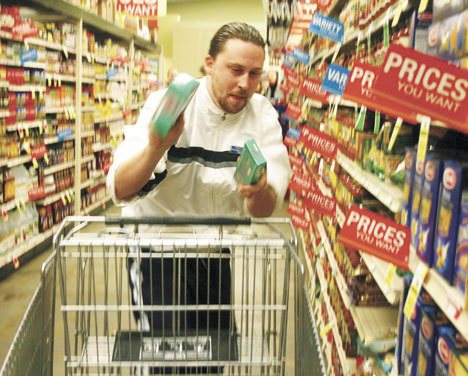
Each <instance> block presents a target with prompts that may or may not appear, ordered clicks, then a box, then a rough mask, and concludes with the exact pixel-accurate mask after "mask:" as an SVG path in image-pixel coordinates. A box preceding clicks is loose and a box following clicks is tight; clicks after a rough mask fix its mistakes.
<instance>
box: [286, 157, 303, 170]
mask: <svg viewBox="0 0 468 376" xmlns="http://www.w3.org/2000/svg"><path fill="white" fill-rule="evenodd" d="M288 157H289V163H290V164H291V166H294V167H298V168H302V165H303V164H304V161H303V159H302V158H301V156H300V155H294V154H288Z"/></svg>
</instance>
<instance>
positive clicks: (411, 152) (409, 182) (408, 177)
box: [401, 147, 416, 227]
mask: <svg viewBox="0 0 468 376" xmlns="http://www.w3.org/2000/svg"><path fill="white" fill-rule="evenodd" d="M415 165H416V150H415V149H414V148H412V147H411V148H407V149H406V154H405V184H404V186H403V203H402V207H401V224H402V225H404V226H408V227H409V226H410V221H411V205H412V202H413V182H414V173H415Z"/></svg>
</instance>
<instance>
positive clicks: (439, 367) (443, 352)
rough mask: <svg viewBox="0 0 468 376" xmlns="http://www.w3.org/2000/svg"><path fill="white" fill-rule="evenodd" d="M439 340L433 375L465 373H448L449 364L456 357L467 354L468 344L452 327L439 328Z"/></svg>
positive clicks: (444, 375)
mask: <svg viewBox="0 0 468 376" xmlns="http://www.w3.org/2000/svg"><path fill="white" fill-rule="evenodd" d="M438 330H439V339H438V341H437V349H436V350H437V353H436V358H435V375H436V376H449V375H464V374H466V373H449V372H450V363H451V361H452V359H454V358H456V357H457V355H458V356H460V355H462V354H467V353H468V343H467V342H466V341H465V340H464V339H463V337H462V336H461V335H460V334H458V333H457V330H456V329H455V328H454V327H453V326H441V327H439V329H438Z"/></svg>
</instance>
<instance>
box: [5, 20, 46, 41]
mask: <svg viewBox="0 0 468 376" xmlns="http://www.w3.org/2000/svg"><path fill="white" fill-rule="evenodd" d="M11 31H12V34H13V39H19V40H24V39H26V38H32V37H37V36H38V35H39V28H38V27H37V26H36V25H35V24H34V23H33V22H32V21H22V22H20V23H17V24H16V25H15V26H13V28H12V30H11Z"/></svg>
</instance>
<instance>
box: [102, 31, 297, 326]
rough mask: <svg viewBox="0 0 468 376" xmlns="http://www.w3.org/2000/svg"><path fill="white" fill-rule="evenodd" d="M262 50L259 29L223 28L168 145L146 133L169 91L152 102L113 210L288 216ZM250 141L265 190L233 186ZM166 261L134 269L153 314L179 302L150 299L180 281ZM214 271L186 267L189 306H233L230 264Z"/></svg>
mask: <svg viewBox="0 0 468 376" xmlns="http://www.w3.org/2000/svg"><path fill="white" fill-rule="evenodd" d="M264 47H265V44H264V41H263V38H262V37H261V35H260V34H259V32H258V31H257V30H256V29H255V28H253V27H252V26H249V25H247V24H244V23H230V24H227V25H224V26H222V27H221V28H220V29H219V30H218V31H217V32H216V34H215V35H214V37H213V39H212V40H211V43H210V49H209V54H208V56H207V57H206V58H205V70H206V77H204V78H202V79H200V85H199V87H198V89H197V91H196V93H195V95H194V96H193V98H192V100H191V101H190V103H189V105H188V106H187V108H186V110H185V112H184V114H183V116H180V117H179V119H178V121H177V122H176V124H175V126H174V127H173V128H172V129H171V130H170V131H169V133H168V134H167V136H166V137H165V138H160V137H158V135H157V134H156V133H155V132H154V131H153V130H151V129H149V127H148V123H149V121H150V119H151V117H152V115H153V114H154V112H155V110H156V108H157V107H158V104H159V103H160V101H161V99H162V97H163V95H164V91H159V92H155V93H152V94H151V95H150V96H149V98H148V100H147V102H146V104H145V106H144V107H143V109H142V110H141V113H140V117H139V119H138V121H137V123H136V125H134V126H131V127H127V128H128V129H126V133H125V141H124V142H123V143H122V144H121V145H120V146H119V148H118V149H117V150H116V152H115V156H114V163H113V165H112V166H111V168H110V171H109V174H108V180H107V184H108V189H109V191H110V193H111V196H112V197H113V199H114V201H115V202H116V203H117V204H127V206H125V207H124V208H123V210H122V214H123V215H125V216H200V215H204V216H227V215H230V216H245V215H250V216H254V217H266V216H270V215H271V214H272V213H273V212H274V210H275V209H278V208H280V207H281V205H282V202H283V198H284V195H285V192H286V189H287V185H288V181H289V177H290V174H291V171H290V166H289V161H288V157H287V151H286V148H285V147H284V145H283V144H282V137H281V128H280V125H279V123H278V119H277V114H276V112H275V110H274V108H273V107H272V106H271V104H270V103H269V102H268V100H267V99H266V98H265V97H263V96H261V95H258V94H254V92H255V89H256V88H257V85H258V83H259V80H260V78H261V76H262V67H263V61H264V58H265V51H264ZM252 138H253V139H255V140H256V141H257V143H258V145H259V147H260V149H261V151H262V153H263V154H264V156H265V159H266V161H267V172H265V173H264V174H263V175H262V177H261V179H260V180H259V181H258V183H257V184H254V185H250V186H246V185H239V186H238V185H237V183H236V181H235V179H234V170H235V166H236V161H237V158H238V153H236V152H235V151H236V150H239V148H241V147H242V146H243V145H244V142H245V141H247V140H249V139H252ZM223 252H228V250H223ZM160 260H161V258H157V257H155V258H154V259H153V260H152V262H153V265H152V267H150V266H149V265H148V263H146V264H145V261H148V260H147V259H144V260H143V261H142V263H141V264H140V265H137V263H136V262H133V261H132V260H131V261H130V263H129V264H130V265H129V268H130V277H131V279H132V281H131V284H132V289H133V298H134V301H137V300H138V299H139V297H140V294H142V295H143V296H142V299H143V301H144V302H145V304H151V302H153V303H154V304H161V301H164V302H166V304H168V303H167V302H173V299H174V297H173V295H172V287H173V286H168V285H169V283H165V287H164V291H162V292H161V291H160V289H157V288H155V289H151V290H152V291H153V296H150V293H149V286H150V282H149V281H151V278H152V279H153V281H154V283H153V285H154V286H158V287H159V286H161V279H162V278H164V281H169V280H170V279H172V277H173V274H172V272H173V267H172V264H171V262H170V260H169V261H164V265H161V261H160ZM166 260H168V259H166ZM215 261H216V260H211V262H210V263H208V264H209V265H210V267H209V268H208V267H207V265H206V263H205V262H204V259H203V258H199V259H193V260H188V263H187V264H188V266H187V268H188V271H187V273H186V274H187V275H184V276H179V277H181V278H182V280H184V281H185V279H186V280H187V284H186V289H187V290H185V291H184V292H183V293H182V295H184V302H185V304H191V303H190V302H192V304H206V303H207V302H209V303H210V304H212V303H214V304H218V303H221V304H229V302H230V295H231V294H230V289H231V286H230V268H229V260H227V259H223V261H222V262H221V265H220V264H219V263H218V262H215ZM150 269H151V270H152V275H151V276H149V275H148V274H149V270H150ZM208 269H209V270H208ZM161 270H163V274H162V272H161ZM161 274H162V275H161ZM195 275H196V276H197V278H196V279H195ZM141 276H142V277H141ZM208 276H211V277H209V278H210V285H209V286H207V283H206V279H207V278H208ZM218 277H219V278H218ZM136 278H137V279H136ZM138 278H140V279H138ZM218 283H220V285H219V284H218ZM178 287H180V288H181V287H184V286H178ZM184 288H185V287H184ZM219 288H221V290H222V291H223V293H224V294H223V296H221V297H220V298H219V297H218V296H216V295H215V294H213V292H217V291H218V289H219ZM207 289H208V291H211V292H210V293H207V292H206V290H207ZM155 290H157V291H155ZM161 294H162V295H163V296H161ZM207 294H208V295H210V296H207ZM158 302H159V303H158ZM169 304H170V303H169ZM179 304H180V302H179ZM211 315H212V314H211V313H210V316H209V318H208V320H209V322H210V323H214V324H216V325H217V324H218V320H217V319H212V318H211V317H212V316H211ZM206 316H207V315H206V313H205V314H204V315H200V314H197V317H195V315H194V313H192V314H190V313H189V314H188V315H187V317H188V319H187V321H188V324H187V325H188V327H191V326H192V325H194V323H195V322H196V325H197V329H198V328H200V327H201V328H203V326H204V325H207V324H206ZM138 320H139V321H140V324H141V325H142V327H143V328H146V329H147V330H148V329H149V328H151V329H153V328H155V327H158V328H161V327H162V326H164V327H165V328H169V327H170V325H169V326H168V321H171V320H168V319H167V318H166V319H163V318H162V317H161V316H160V315H157V314H153V315H152V316H151V318H149V317H148V316H147V315H146V314H143V317H138ZM161 321H164V323H161ZM229 321H230V315H229V314H228V315H227V316H226V315H224V316H222V317H221V326H223V327H226V325H228V323H229ZM210 326H211V324H210ZM192 327H193V326H192Z"/></svg>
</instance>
